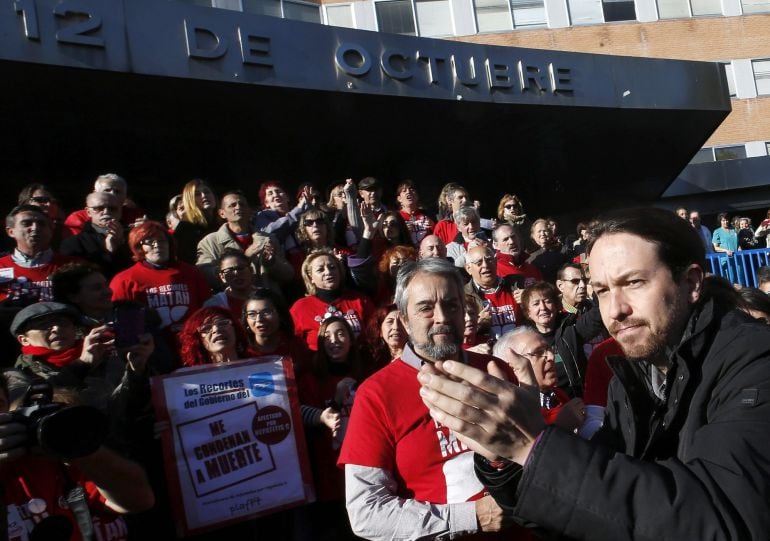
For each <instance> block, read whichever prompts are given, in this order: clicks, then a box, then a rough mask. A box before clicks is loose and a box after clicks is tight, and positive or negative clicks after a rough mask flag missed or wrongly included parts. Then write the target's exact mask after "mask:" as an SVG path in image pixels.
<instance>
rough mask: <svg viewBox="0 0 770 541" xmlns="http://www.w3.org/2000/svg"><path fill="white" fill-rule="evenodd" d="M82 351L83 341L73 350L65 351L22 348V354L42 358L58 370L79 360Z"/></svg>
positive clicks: (35, 347)
mask: <svg viewBox="0 0 770 541" xmlns="http://www.w3.org/2000/svg"><path fill="white" fill-rule="evenodd" d="M82 350H83V341H82V340H78V341H77V342H76V343H75V344H74V345H73V346H72V347H71V348H69V349H65V350H64V351H54V350H52V349H48V348H44V347H40V346H21V352H22V353H23V354H24V355H32V356H34V357H38V358H41V359H43V360H44V361H45V362H47V363H48V364H52V365H54V366H56V367H57V368H62V367H64V366H67V365H68V364H70V363H71V362H72V361H74V360H75V359H78V358H79V357H80V352H81V351H82Z"/></svg>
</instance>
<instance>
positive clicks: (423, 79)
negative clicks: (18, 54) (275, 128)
mask: <svg viewBox="0 0 770 541" xmlns="http://www.w3.org/2000/svg"><path fill="white" fill-rule="evenodd" d="M124 1H125V0H11V1H10V2H9V4H6V6H7V8H6V9H10V10H12V11H11V13H9V16H10V15H11V14H15V15H16V20H15V21H13V22H14V23H16V24H15V26H16V27H17V29H18V31H19V34H21V35H20V36H19V37H22V38H23V39H25V40H26V41H27V42H32V43H37V44H40V45H45V46H47V47H48V49H46V53H50V52H51V49H50V46H51V44H52V43H55V44H56V46H57V47H58V48H59V51H60V54H62V56H63V57H64V58H67V59H69V60H71V57H70V48H72V47H76V48H79V49H82V50H84V51H90V53H88V54H86V55H85V57H86V58H87V60H92V62H90V64H91V66H92V67H96V68H101V69H116V68H117V69H118V71H126V68H124V67H121V66H120V65H119V64H120V63H119V62H118V63H115V61H114V60H113V57H115V58H118V57H120V56H121V55H122V53H123V52H124V51H130V54H126V55H125V58H126V59H130V60H127V63H128V64H127V66H126V67H127V69H128V70H129V71H136V72H138V73H142V72H147V73H154V74H158V73H157V72H158V71H160V72H161V73H160V74H164V73H163V72H165V74H167V75H170V76H179V75H182V76H188V77H193V78H201V77H202V78H216V79H224V80H227V81H237V82H243V83H249V82H251V83H262V84H271V85H278V86H281V85H282V84H284V83H285V84H287V86H300V87H315V88H320V89H327V90H328V89H330V88H327V87H329V86H332V89H336V90H339V91H350V90H359V91H364V92H369V93H372V92H373V93H384V94H388V93H395V94H398V95H403V93H404V91H406V92H407V93H410V94H412V95H416V96H418V97H434V98H445V99H464V98H465V97H468V98H469V99H475V100H482V101H486V100H488V99H489V98H490V97H491V95H492V94H498V95H499V94H501V95H504V96H510V97H511V98H512V99H513V100H515V99H516V97H517V96H522V97H529V98H536V99H538V100H541V99H542V100H554V99H556V100H558V103H561V104H564V103H565V101H564V100H565V99H566V100H568V101H567V103H569V100H570V98H572V97H573V96H574V91H575V85H576V80H575V72H574V70H573V68H572V67H571V66H569V65H565V61H564V57H563V56H560V54H559V53H545V54H548V55H550V57H551V58H548V57H545V58H544V52H543V51H527V50H523V49H513V48H502V47H486V46H479V45H472V44H467V43H461V42H454V41H441V40H433V39H426V38H413V37H405V36H390V35H387V34H380V35H377V34H374V35H372V33H370V32H359V31H355V30H349V29H337V28H333V27H324V26H321V25H312V27H314V28H312V32H311V31H310V30H311V28H310V26H309V23H297V22H295V21H286V20H282V19H278V18H273V17H266V16H256V15H252V14H247V13H239V12H233V11H229V10H220V9H214V8H199V7H195V6H187V5H184V4H179V3H175V2H160V3H159V2H157V1H155V2H153V5H152V9H148V7H145V8H142V4H143V3H144V1H143V0H133V1H132V2H126V4H125V8H126V12H127V13H129V12H132V11H133V10H136V13H133V15H131V14H130V13H129V15H131V16H128V15H127V16H126V17H125V18H121V17H116V16H115V15H114V13H115V12H118V11H117V8H118V6H119V5H120V4H121V3H122V2H124ZM147 6H149V4H147ZM0 9H2V8H0ZM141 9H144V10H145V11H146V13H145V14H144V18H139V17H137V15H138V12H139V10H141ZM108 10H116V11H108ZM0 15H2V14H1V13H0ZM139 21H141V22H142V23H143V24H142V25H141V26H142V28H138V29H132V28H131V25H133V26H137V22H139ZM145 25H146V27H147V28H144V26H145ZM169 25H170V26H169ZM291 25H303V26H302V28H301V29H302V30H304V29H307V30H308V32H307V36H303V34H304V32H301V31H299V32H297V33H296V34H292V33H291V32H290V31H289V30H290V28H288V27H289V26H291ZM170 27H171V28H173V27H176V28H175V29H174V30H173V31H169V32H166V33H165V34H164V35H161V34H159V29H160V28H170ZM133 30H139V31H136V32H135V31H133ZM298 30H300V29H299V28H298ZM337 32H339V34H340V35H336V33H337ZM0 34H1V33H0ZM19 34H17V35H19ZM8 37H11V36H10V35H9V36H8ZM140 37H141V40H139V38H140ZM121 40H127V41H128V42H127V43H123V42H122V41H121ZM303 40H304V41H307V42H308V43H306V44H305V45H308V44H309V42H311V41H312V47H311V48H308V47H306V46H302V45H301V44H300V46H298V47H295V42H302V41H303ZM0 45H2V44H0ZM62 48H64V49H62ZM150 48H151V49H154V53H155V54H156V55H157V57H158V58H159V59H160V61H159V62H158V63H154V64H153V65H152V66H149V68H150V69H148V70H142V69H141V66H138V65H137V66H131V65H130V63H131V61H133V62H136V63H137V64H138V63H140V62H142V60H143V59H144V58H146V52H147V51H146V50H145V49H150ZM112 49H115V50H112ZM135 49H136V50H135ZM308 49H310V51H308ZM0 50H2V47H0ZM19 50H21V51H23V55H27V54H28V53H29V51H34V48H30V47H23V46H22V47H21V48H20V49H19ZM54 51H55V50H54ZM300 52H301V53H303V54H302V55H298V53H300ZM93 53H96V54H98V55H101V59H99V60H98V61H97V60H95V58H96V57H94V56H93ZM306 53H307V54H306ZM41 55H42V56H43V57H44V61H45V62H49V61H50V54H44V53H41ZM89 55H90V56H89ZM81 56H83V55H81ZM76 58H77V55H76ZM556 58H558V59H559V60H558V61H557V60H556ZM87 63H88V62H87ZM207 66H209V67H210V68H211V69H208V68H207ZM164 67H165V69H164ZM180 72H181V73H180ZM297 81H299V82H297Z"/></svg>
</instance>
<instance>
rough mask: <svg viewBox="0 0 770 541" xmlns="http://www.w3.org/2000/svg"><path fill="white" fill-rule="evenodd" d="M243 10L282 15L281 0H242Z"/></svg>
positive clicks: (260, 13) (275, 15)
mask: <svg viewBox="0 0 770 541" xmlns="http://www.w3.org/2000/svg"><path fill="white" fill-rule="evenodd" d="M241 1H242V2H243V4H242V5H243V11H245V12H246V13H256V14H257V15H270V16H271V17H281V0H241Z"/></svg>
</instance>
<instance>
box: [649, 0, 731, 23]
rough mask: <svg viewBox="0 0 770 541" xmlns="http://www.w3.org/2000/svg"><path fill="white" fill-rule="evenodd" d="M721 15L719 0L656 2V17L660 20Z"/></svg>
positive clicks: (663, 0)
mask: <svg viewBox="0 0 770 541" xmlns="http://www.w3.org/2000/svg"><path fill="white" fill-rule="evenodd" d="M721 14H722V5H721V3H720V0H658V16H659V17H660V18H661V19H678V18H681V17H693V16H696V17H697V16H700V15H721Z"/></svg>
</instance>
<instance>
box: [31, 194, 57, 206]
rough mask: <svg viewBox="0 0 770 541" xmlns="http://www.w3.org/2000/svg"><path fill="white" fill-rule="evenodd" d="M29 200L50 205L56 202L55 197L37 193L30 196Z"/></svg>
mask: <svg viewBox="0 0 770 541" xmlns="http://www.w3.org/2000/svg"><path fill="white" fill-rule="evenodd" d="M29 200H30V201H32V202H33V203H37V204H39V205H48V204H49V203H53V202H54V198H53V197H48V196H47V195H36V196H35V197H30V198H29Z"/></svg>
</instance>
